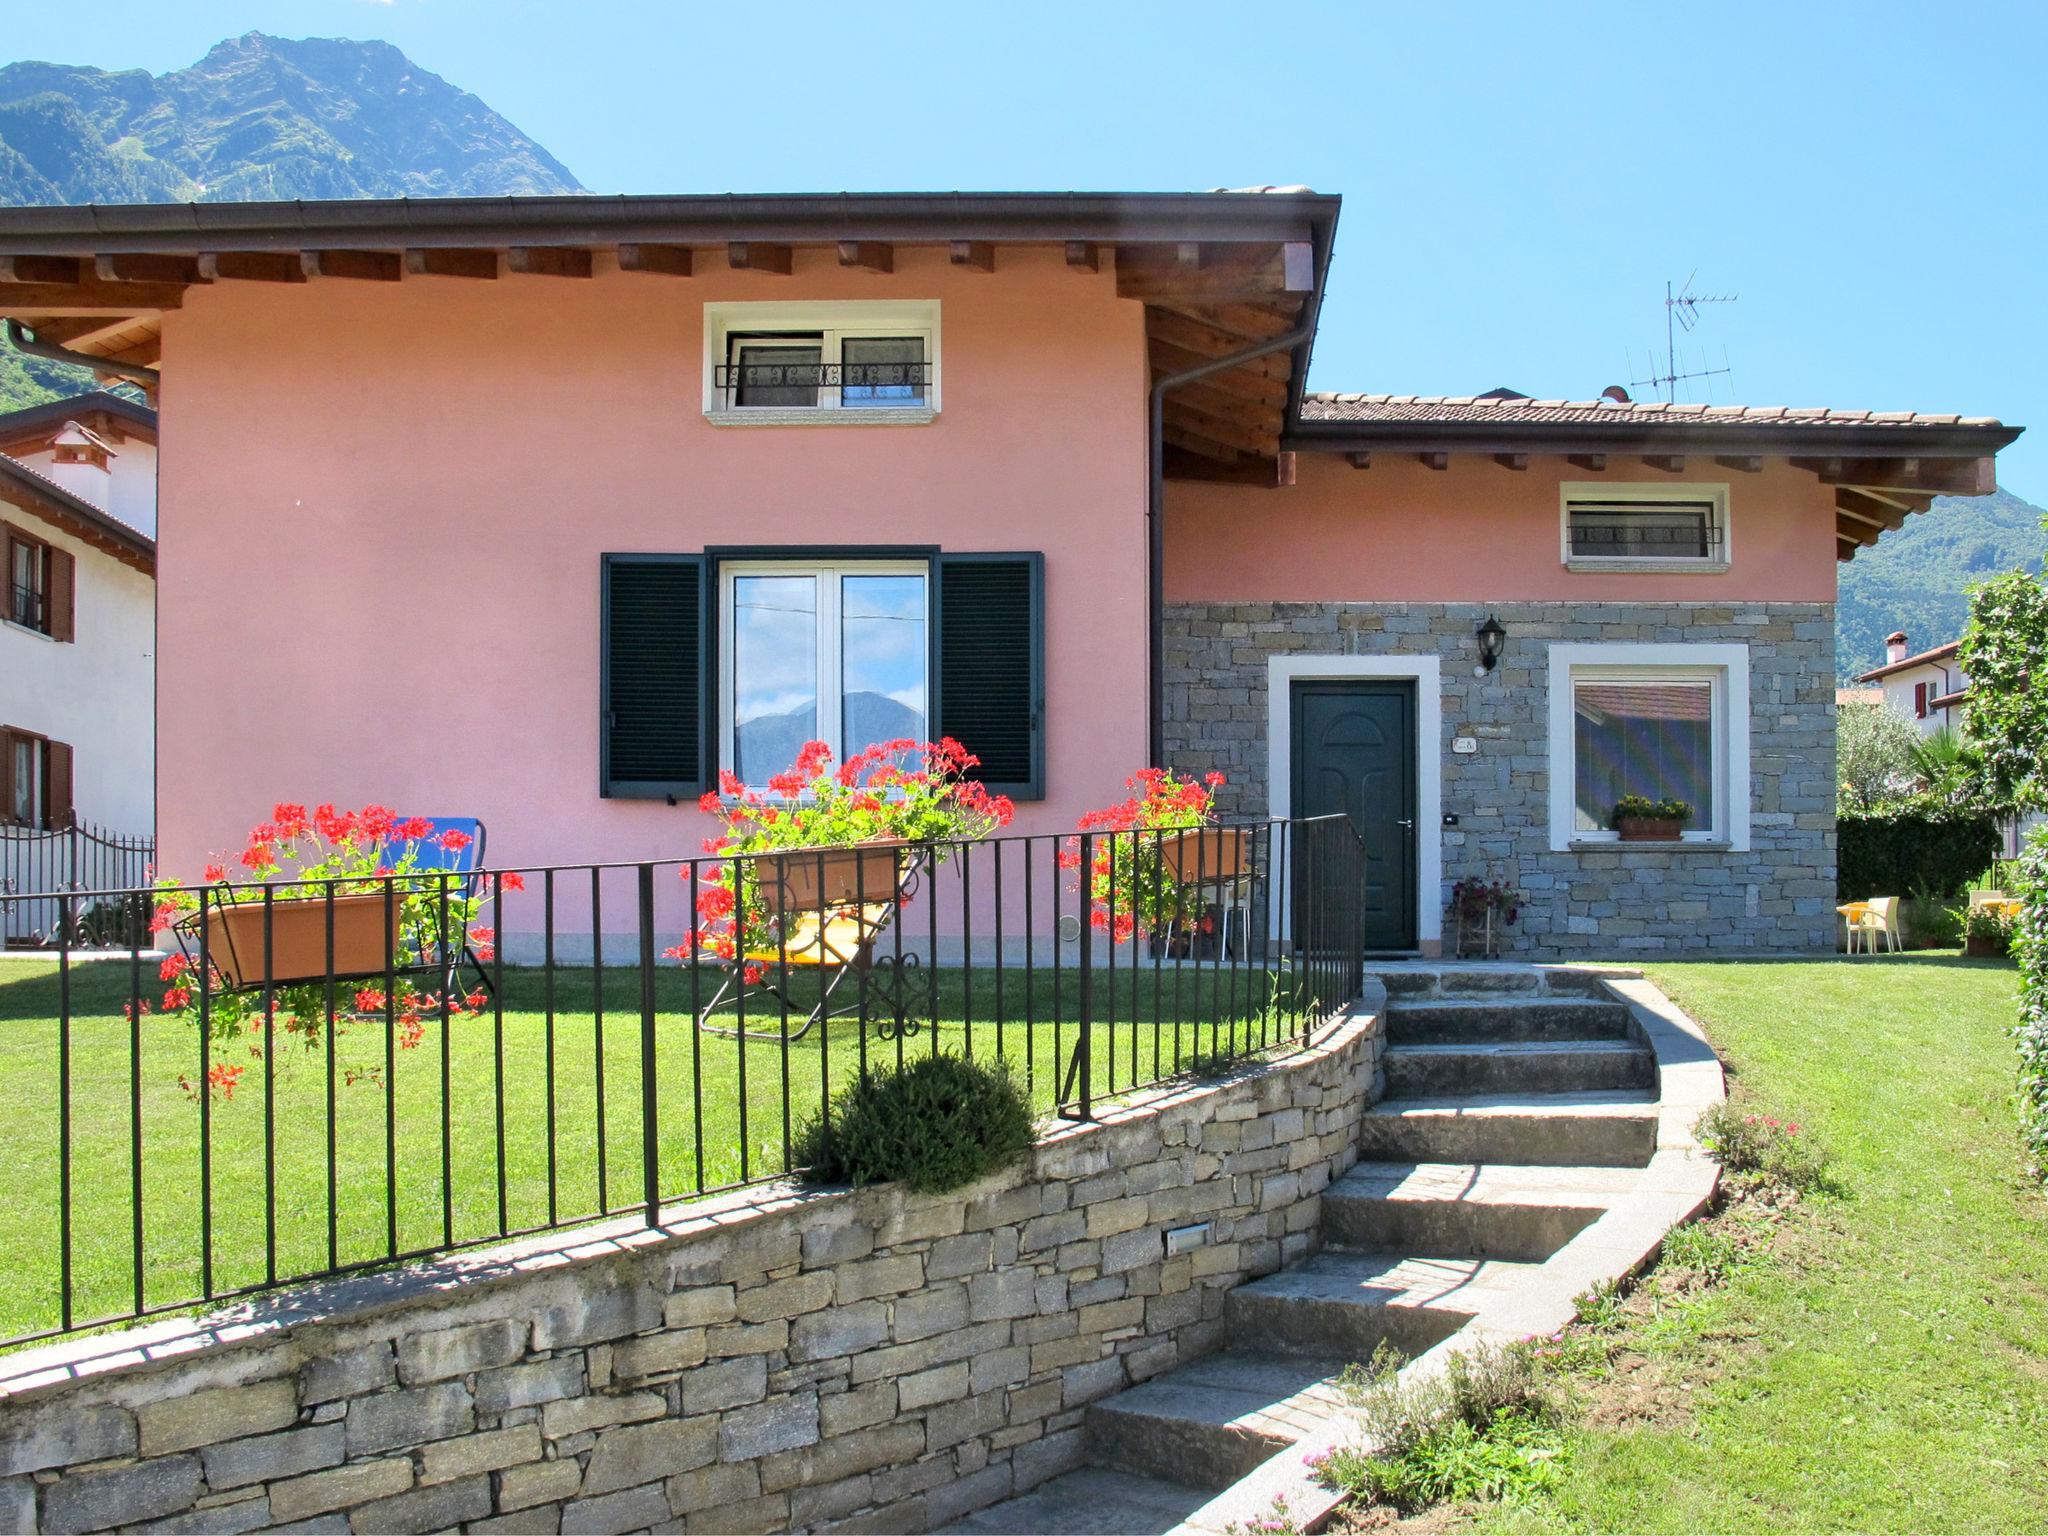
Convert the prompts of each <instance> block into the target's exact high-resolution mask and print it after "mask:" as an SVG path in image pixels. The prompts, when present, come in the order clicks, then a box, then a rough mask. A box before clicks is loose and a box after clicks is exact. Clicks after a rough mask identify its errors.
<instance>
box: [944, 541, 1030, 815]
mask: <svg viewBox="0 0 2048 1536" xmlns="http://www.w3.org/2000/svg"><path fill="white" fill-rule="evenodd" d="M933 568H934V570H935V572H936V573H937V576H938V587H939V590H938V615H939V623H938V636H937V640H938V644H937V647H936V650H937V653H938V654H937V665H936V667H935V668H934V673H935V676H936V677H937V680H938V689H937V698H936V700H935V701H934V708H933V715H934V717H935V718H936V720H937V722H938V734H939V735H941V736H951V737H952V738H953V739H954V740H956V741H958V742H959V743H960V744H961V745H962V746H964V747H966V748H967V750H968V751H970V752H972V753H974V754H975V755H976V756H977V757H979V758H980V759H981V766H980V767H979V768H977V769H976V770H975V775H974V776H975V777H976V778H978V779H980V780H981V781H982V782H983V783H984V784H986V785H987V786H988V787H989V788H990V789H992V790H994V791H996V792H997V793H999V794H1005V795H1010V796H1012V797H1014V798H1016V799H1019V800H1042V799H1044V798H1045V611H1044V610H1045V556H1043V555H1041V554H1036V553H1033V554H1003V555H940V556H938V557H937V558H936V559H935V560H934V561H933Z"/></svg>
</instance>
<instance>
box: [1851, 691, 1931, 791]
mask: <svg viewBox="0 0 2048 1536" xmlns="http://www.w3.org/2000/svg"><path fill="white" fill-rule="evenodd" d="M1918 744H1919V733H1918V732H1917V731H1915V730H1914V729H1913V727H1912V726H1911V725H1910V724H1909V723H1908V722H1907V720H1906V718H1905V716H1903V715H1901V714H1900V713H1899V712H1898V711H1897V710H1895V709H1891V708H1889V707H1887V706H1886V705H1883V704H1864V703H1849V704H1844V705H1843V706H1842V707H1841V710H1840V712H1839V714H1838V715H1837V717H1836V720H1835V779H1836V793H1835V812H1836V814H1837V815H1841V816H1858V815H1862V814H1863V813H1865V812H1867V811H1872V810H1876V809H1877V808H1878V807H1879V806H1882V805H1885V804H1887V803H1889V802H1890V801H1893V800H1897V799H1899V798H1901V797H1903V796H1905V795H1907V794H1910V793H1911V792H1912V790H1913V787H1914V777H1915V775H1914V770H1913V749H1914V747H1915V746H1917V745H1918Z"/></svg>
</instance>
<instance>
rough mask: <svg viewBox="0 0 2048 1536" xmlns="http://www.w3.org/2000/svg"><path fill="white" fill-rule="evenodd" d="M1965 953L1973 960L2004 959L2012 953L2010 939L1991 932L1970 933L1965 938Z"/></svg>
mask: <svg viewBox="0 0 2048 1536" xmlns="http://www.w3.org/2000/svg"><path fill="white" fill-rule="evenodd" d="M1963 953H1964V954H1965V955H1967V956H1969V957H1970V958H1971V959H1972V960H2002V959H2004V958H2005V957H2006V956H2007V955H2009V954H2011V953H2012V950H2011V947H2010V944H2009V941H2007V940H2005V939H2003V938H1996V937H1993V936H1992V935H1990V934H1978V933H1973V934H1970V935H1969V936H1968V937H1966V938H1965V939H1964V940H1963Z"/></svg>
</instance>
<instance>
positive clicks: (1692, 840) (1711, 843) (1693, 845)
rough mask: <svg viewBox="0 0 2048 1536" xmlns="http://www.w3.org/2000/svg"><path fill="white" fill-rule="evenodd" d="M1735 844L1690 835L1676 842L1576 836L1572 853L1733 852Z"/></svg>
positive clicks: (1725, 840) (1570, 848) (1723, 838)
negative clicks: (1625, 841)
mask: <svg viewBox="0 0 2048 1536" xmlns="http://www.w3.org/2000/svg"><path fill="white" fill-rule="evenodd" d="M1734 850H1735V845H1734V844H1733V843H1732V842H1730V841H1729V840H1728V839H1727V838H1725V837H1721V838H1696V837H1689V838H1685V839H1683V840H1681V841H1679V842H1675V843H1644V842H1636V843H1624V842H1623V841H1622V840H1621V839H1620V838H1618V837H1610V838H1574V839H1573V840H1572V842H1571V844H1570V845H1569V851H1570V852H1572V853H1732V852H1734Z"/></svg>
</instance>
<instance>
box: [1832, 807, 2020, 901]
mask: <svg viewBox="0 0 2048 1536" xmlns="http://www.w3.org/2000/svg"><path fill="white" fill-rule="evenodd" d="M1998 849H1999V836H1998V823H1997V822H1996V821H1995V820H1993V819H1992V818H1991V817H1989V816H1982V815H1970V814H1967V813H1958V814H1955V815H1950V816H1929V815H1926V814H1924V813H1921V812H1882V811H1881V812H1877V813H1875V814H1872V815H1868V816H1844V817H1842V818H1841V820H1840V821H1838V822H1837V823H1836V840H1835V894H1836V896H1837V897H1839V898H1840V899H1841V900H1843V901H1868V900H1870V898H1871V897H1873V896H1903V895H1905V894H1906V893H1907V892H1908V891H1913V890H1926V891H1929V892H1931V893H1936V894H1939V895H1943V896H1953V895H1955V894H1957V893H1958V892H1960V891H1962V890H1963V889H1965V888H1966V887H1967V886H1968V885H1969V883H1970V881H1971V880H1973V879H1974V878H1976V877H1977V876H1978V875H1980V874H1982V873H1983V872H1984V871H1985V869H1987V868H1988V867H1990V864H1991V861H1992V860H1993V859H1994V858H1996V857H1997V856H1998Z"/></svg>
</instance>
